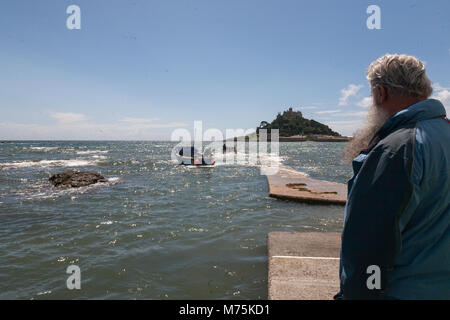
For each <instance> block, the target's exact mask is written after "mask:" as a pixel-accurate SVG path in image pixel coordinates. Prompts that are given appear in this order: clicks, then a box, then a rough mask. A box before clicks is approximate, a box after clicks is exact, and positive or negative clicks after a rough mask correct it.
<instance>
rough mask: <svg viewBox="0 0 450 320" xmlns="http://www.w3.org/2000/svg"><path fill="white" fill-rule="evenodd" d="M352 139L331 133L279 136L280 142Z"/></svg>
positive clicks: (345, 140) (247, 137)
mask: <svg viewBox="0 0 450 320" xmlns="http://www.w3.org/2000/svg"><path fill="white" fill-rule="evenodd" d="M250 139H253V141H254V139H255V136H254V135H252V136H245V137H237V138H231V139H227V140H224V142H225V141H231V140H234V141H236V140H240V141H242V140H250ZM351 139H352V137H346V136H330V135H318V134H317V135H316V134H314V135H308V136H291V137H278V141H279V142H308V141H313V142H348V141H350V140H351ZM256 141H259V137H257V138H256ZM268 142H270V138H268Z"/></svg>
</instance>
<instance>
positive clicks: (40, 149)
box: [30, 147, 58, 152]
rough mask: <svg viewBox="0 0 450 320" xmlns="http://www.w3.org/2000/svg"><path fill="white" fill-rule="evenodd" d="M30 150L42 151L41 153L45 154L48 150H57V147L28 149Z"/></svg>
mask: <svg viewBox="0 0 450 320" xmlns="http://www.w3.org/2000/svg"><path fill="white" fill-rule="evenodd" d="M30 149H31V150H36V151H43V152H47V151H50V150H55V149H58V147H30Z"/></svg>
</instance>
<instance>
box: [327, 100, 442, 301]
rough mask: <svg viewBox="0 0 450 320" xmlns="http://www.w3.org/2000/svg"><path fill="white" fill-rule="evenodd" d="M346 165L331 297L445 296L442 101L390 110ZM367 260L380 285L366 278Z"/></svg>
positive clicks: (424, 102) (370, 270)
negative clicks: (337, 286) (349, 169)
mask: <svg viewBox="0 0 450 320" xmlns="http://www.w3.org/2000/svg"><path fill="white" fill-rule="evenodd" d="M352 165H353V170H354V175H353V177H352V178H351V179H350V180H349V182H348V199H347V205H346V207H345V218H344V229H343V232H342V244H341V264H340V271H339V273H340V280H341V290H340V292H339V293H338V295H337V296H336V298H343V299H450V124H449V120H448V119H447V118H446V114H445V108H444V106H443V105H442V103H441V102H440V101H438V100H434V99H428V100H424V101H421V102H418V103H416V104H413V105H411V106H409V107H408V108H406V109H403V110H401V111H399V112H397V113H395V114H394V115H392V116H391V117H390V118H389V119H388V120H387V121H386V123H385V124H384V125H383V127H382V128H381V129H380V130H379V131H378V133H377V134H376V135H375V137H374V139H372V141H371V143H370V145H369V146H368V148H367V149H365V150H363V151H362V152H361V153H360V154H359V156H357V157H356V158H355V159H354V160H353V163H352ZM373 265H375V266H378V267H379V270H380V273H379V275H380V287H378V286H377V287H378V288H379V289H378V288H377V287H375V288H372V289H369V288H368V286H367V282H368V279H369V278H370V277H371V276H372V275H375V273H376V272H375V271H374V270H373V269H369V270H368V267H369V266H373ZM369 282H370V283H372V284H374V283H376V282H374V278H373V277H371V278H370V280H369Z"/></svg>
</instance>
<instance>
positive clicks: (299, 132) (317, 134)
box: [256, 108, 351, 142]
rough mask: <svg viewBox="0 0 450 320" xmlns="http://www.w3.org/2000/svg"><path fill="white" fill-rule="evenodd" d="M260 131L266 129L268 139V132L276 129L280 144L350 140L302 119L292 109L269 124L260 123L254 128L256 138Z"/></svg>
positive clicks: (316, 122) (298, 113)
mask: <svg viewBox="0 0 450 320" xmlns="http://www.w3.org/2000/svg"><path fill="white" fill-rule="evenodd" d="M261 129H267V132H268V139H270V130H271V129H278V130H279V141H280V142H299V141H320V142H346V141H349V140H350V139H351V137H345V136H341V135H340V134H339V133H338V132H335V131H333V130H331V128H330V127H328V126H327V125H325V124H323V123H320V122H318V121H315V120H313V119H306V118H304V117H303V115H302V113H301V112H300V111H294V110H293V109H292V108H289V109H288V110H286V111H284V112H283V113H281V112H279V113H278V115H277V116H276V118H275V119H274V120H273V121H272V122H270V123H269V122H267V121H262V122H261V123H260V125H259V126H258V127H257V128H256V135H257V137H259V130H261Z"/></svg>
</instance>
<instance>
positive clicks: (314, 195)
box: [266, 166, 347, 205]
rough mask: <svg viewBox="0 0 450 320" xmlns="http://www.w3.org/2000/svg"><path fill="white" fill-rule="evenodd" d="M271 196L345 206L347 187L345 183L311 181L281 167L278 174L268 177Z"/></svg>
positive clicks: (304, 176) (292, 170) (298, 173)
mask: <svg viewBox="0 0 450 320" xmlns="http://www.w3.org/2000/svg"><path fill="white" fill-rule="evenodd" d="M266 177H267V183H268V185H269V196H271V197H274V198H278V199H283V200H294V201H300V202H306V203H311V204H334V205H345V202H346V201H347V186H346V185H345V184H343V183H337V182H330V181H325V180H316V179H311V178H309V177H308V176H306V175H305V174H303V173H301V172H298V171H296V170H294V169H292V168H289V167H286V166H281V167H280V168H279V170H278V173H277V174H272V175H266Z"/></svg>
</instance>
